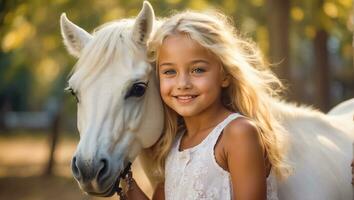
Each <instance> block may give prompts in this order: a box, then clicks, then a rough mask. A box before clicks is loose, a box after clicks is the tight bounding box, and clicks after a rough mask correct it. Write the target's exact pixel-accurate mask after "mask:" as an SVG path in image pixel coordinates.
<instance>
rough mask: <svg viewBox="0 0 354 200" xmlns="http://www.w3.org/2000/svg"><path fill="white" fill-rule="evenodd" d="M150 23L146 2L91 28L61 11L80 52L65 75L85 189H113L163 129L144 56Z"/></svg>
mask: <svg viewBox="0 0 354 200" xmlns="http://www.w3.org/2000/svg"><path fill="white" fill-rule="evenodd" d="M153 23H154V12H153V9H152V7H151V5H150V4H149V3H147V2H144V5H143V8H142V10H141V11H140V13H139V15H138V16H137V18H136V19H135V20H133V19H124V20H120V21H116V22H111V23H108V24H106V25H104V26H101V27H100V28H98V29H97V30H96V31H95V32H94V33H93V34H89V33H87V32H86V31H84V30H83V29H81V28H80V27H78V26H76V25H75V24H73V23H72V22H70V21H69V20H68V19H67V18H66V16H65V14H62V16H61V21H60V24H61V33H62V36H63V38H64V43H65V45H66V46H67V49H68V51H69V52H70V53H71V54H72V55H74V56H76V57H78V58H79V60H78V62H77V64H76V66H75V68H74V70H73V74H72V76H71V77H70V79H69V81H68V89H69V90H71V91H72V93H73V94H74V95H75V96H76V99H77V101H78V104H77V105H78V112H77V115H78V117H77V126H78V130H79V132H80V142H79V144H78V147H77V150H76V152H75V155H74V156H73V160H72V172H73V175H74V177H75V178H76V180H77V181H78V182H79V184H80V186H81V188H82V189H83V190H84V191H86V192H87V193H89V194H92V195H98V196H110V195H112V194H113V193H114V184H115V181H116V179H117V177H118V175H119V174H120V173H121V171H122V170H123V168H124V167H125V166H126V165H127V163H128V162H129V161H131V162H132V161H133V160H134V159H135V158H136V156H137V154H138V153H139V152H140V150H141V149H142V148H147V147H150V146H152V145H153V144H154V143H155V142H156V140H157V139H158V137H159V136H160V134H161V131H162V127H163V118H162V117H163V108H162V104H161V99H160V95H159V92H158V88H157V83H156V78H155V75H154V72H153V68H152V66H151V65H150V64H149V62H148V61H147V57H146V42H147V40H148V38H149V36H150V34H151V32H152V29H153Z"/></svg>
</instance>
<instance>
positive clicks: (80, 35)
mask: <svg viewBox="0 0 354 200" xmlns="http://www.w3.org/2000/svg"><path fill="white" fill-rule="evenodd" d="M60 28H61V35H62V36H63V39H64V44H65V46H66V47H67V49H68V51H69V53H70V54H71V55H73V56H75V57H79V56H80V53H81V50H82V49H83V48H84V46H85V45H86V44H87V43H88V42H89V41H90V40H91V39H92V35H90V34H89V33H88V32H86V31H85V30H84V29H82V28H80V27H79V26H77V25H75V24H74V23H72V22H71V21H70V20H69V19H68V18H67V17H66V14H65V13H62V14H61V16H60Z"/></svg>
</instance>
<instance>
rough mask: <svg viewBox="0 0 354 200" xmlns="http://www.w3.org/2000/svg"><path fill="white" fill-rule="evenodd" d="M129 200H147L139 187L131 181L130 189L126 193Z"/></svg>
mask: <svg viewBox="0 0 354 200" xmlns="http://www.w3.org/2000/svg"><path fill="white" fill-rule="evenodd" d="M126 195H127V197H128V199H129V200H149V198H148V197H147V196H146V194H145V193H144V192H143V191H142V190H141V188H140V187H139V185H138V184H137V183H136V182H135V180H134V179H132V182H131V185H130V188H129V189H128V191H127V193H126Z"/></svg>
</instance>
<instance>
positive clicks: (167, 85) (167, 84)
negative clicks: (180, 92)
mask: <svg viewBox="0 0 354 200" xmlns="http://www.w3.org/2000/svg"><path fill="white" fill-rule="evenodd" d="M169 90H171V81H168V80H165V79H160V93H161V95H166V94H168V92H169Z"/></svg>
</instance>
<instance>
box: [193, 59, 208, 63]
mask: <svg viewBox="0 0 354 200" xmlns="http://www.w3.org/2000/svg"><path fill="white" fill-rule="evenodd" d="M196 63H205V64H210V63H209V61H207V60H204V59H197V60H192V61H191V62H190V64H196Z"/></svg>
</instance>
